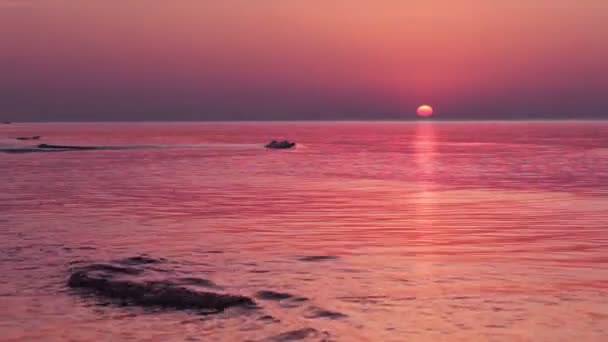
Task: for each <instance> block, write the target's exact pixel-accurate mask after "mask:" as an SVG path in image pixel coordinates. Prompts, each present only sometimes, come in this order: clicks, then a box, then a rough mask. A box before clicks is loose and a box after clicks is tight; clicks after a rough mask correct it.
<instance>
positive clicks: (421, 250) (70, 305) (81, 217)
mask: <svg viewBox="0 0 608 342" xmlns="http://www.w3.org/2000/svg"><path fill="white" fill-rule="evenodd" d="M26 135H42V136H43V138H42V140H40V142H38V141H16V140H15V139H14V138H15V137H18V136H26ZM277 138H287V139H293V140H295V141H297V142H298V143H299V145H298V146H297V148H296V149H295V150H289V151H271V150H265V149H264V148H263V143H265V142H267V141H269V140H272V139H277ZM37 143H51V144H66V145H67V144H73V145H91V146H93V145H94V146H105V147H106V148H105V149H102V150H95V151H70V152H54V153H21V154H15V153H0V174H1V175H2V177H1V178H2V179H1V182H0V274H1V275H2V276H1V277H0V331H1V334H0V340H1V341H122V340H124V341H126V340H137V341H220V340H222V341H224V340H225V341H260V340H261V341H265V340H276V341H288V340H295V339H298V338H301V340H307V341H308V340H310V341H320V340H326V341H439V340H445V341H473V340H479V341H486V340H488V341H572V340H575V339H576V340H579V341H606V340H607V339H608V123H605V122H551V123H542V122H536V123H489V122H488V123H474V122H461V123H423V122H420V123H390V122H385V123H317V122H309V123H162V124H161V123H144V124H135V123H133V124H131V123H103V124H97V123H90V124H89V123H87V124H64V123H61V124H59V123H57V124H12V125H0V148H2V149H15V148H27V147H28V146H34V145H36V144H37ZM144 254H145V255H149V256H151V257H154V258H165V259H166V261H164V263H163V266H162V267H163V269H164V271H163V272H160V271H158V272H156V273H154V277H157V278H162V279H170V278H174V277H178V276H180V277H193V278H201V279H206V280H210V281H213V282H214V283H215V284H217V285H218V288H219V287H221V288H222V290H221V291H223V292H226V293H231V294H240V295H244V296H249V297H252V298H254V299H255V300H256V302H257V304H258V308H257V309H254V310H250V309H247V310H244V309H238V308H234V309H228V310H226V311H224V312H223V313H220V314H215V315H204V316H203V315H198V314H196V313H193V312H188V311H176V310H160V309H143V308H138V307H135V306H120V305H114V304H108V303H104V302H100V300H99V298H94V297H91V296H84V295H81V294H80V293H75V292H74V291H73V290H70V289H68V288H67V286H66V280H67V279H68V277H69V275H70V268H71V267H73V265H77V264H79V263H86V262H105V261H111V260H116V259H119V258H124V257H132V256H139V255H144ZM262 290H272V291H278V292H283V293H289V294H292V295H294V296H297V297H305V298H307V299H308V300H301V301H294V300H264V299H259V298H256V293H257V292H258V291H262ZM290 332H291V334H289V333H290ZM286 333H287V334H286Z"/></svg>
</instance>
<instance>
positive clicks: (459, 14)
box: [0, 0, 608, 121]
mask: <svg viewBox="0 0 608 342" xmlns="http://www.w3.org/2000/svg"><path fill="white" fill-rule="evenodd" d="M607 61H608V1H606V0H534V1H530V0H509V1H499V0H496V1H494V0H425V1H411V0H410V1H408V0H221V1H215V0H179V1H166V0H162V1H161V0H0V119H2V120H12V121H55V120H57V121H103V120H305V119H312V120H336V119H352V120H360V119H370V120H373V119H412V118H415V113H416V107H417V106H419V105H421V104H429V105H432V106H433V107H434V109H435V113H436V118H438V119H439V118H441V119H448V120H450V119H492V120H493V119H522V118H530V119H543V118H567V119H578V118H606V119H608V62H607Z"/></svg>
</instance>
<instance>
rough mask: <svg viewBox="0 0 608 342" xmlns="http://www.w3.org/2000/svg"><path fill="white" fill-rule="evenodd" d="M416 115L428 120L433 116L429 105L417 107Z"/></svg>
mask: <svg viewBox="0 0 608 342" xmlns="http://www.w3.org/2000/svg"><path fill="white" fill-rule="evenodd" d="M416 114H418V116H420V117H423V118H428V117H430V116H432V115H433V107H431V106H429V105H422V106H420V107H418V109H417V110H416Z"/></svg>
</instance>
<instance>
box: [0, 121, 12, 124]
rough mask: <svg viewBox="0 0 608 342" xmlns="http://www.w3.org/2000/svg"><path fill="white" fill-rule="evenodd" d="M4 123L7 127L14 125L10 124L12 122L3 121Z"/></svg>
mask: <svg viewBox="0 0 608 342" xmlns="http://www.w3.org/2000/svg"><path fill="white" fill-rule="evenodd" d="M2 123H3V124H5V125H10V124H12V122H10V121H3V122H2Z"/></svg>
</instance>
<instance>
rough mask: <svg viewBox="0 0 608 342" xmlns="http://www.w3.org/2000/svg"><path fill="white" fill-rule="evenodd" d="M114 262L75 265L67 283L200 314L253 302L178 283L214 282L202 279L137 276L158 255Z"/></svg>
mask: <svg viewBox="0 0 608 342" xmlns="http://www.w3.org/2000/svg"><path fill="white" fill-rule="evenodd" d="M118 262H120V263H121V264H110V263H100V264H91V265H86V266H79V267H75V268H73V269H72V270H71V271H72V274H71V276H70V277H69V279H68V286H69V287H71V288H74V289H79V290H81V291H83V292H85V293H90V294H94V295H96V296H99V297H101V298H105V299H110V300H111V301H112V302H113V303H116V304H119V305H123V306H125V305H138V306H142V307H158V308H171V309H177V310H197V312H199V313H201V314H210V313H217V312H221V311H223V310H225V309H227V308H230V307H235V306H240V307H254V306H255V302H254V301H253V300H252V299H251V298H249V297H244V296H238V295H230V294H223V293H215V292H205V291H195V290H192V289H190V288H187V287H184V286H182V283H190V284H194V283H196V285H205V286H208V287H211V286H216V285H215V284H214V283H213V282H211V281H208V280H205V279H198V278H184V279H181V283H180V282H179V280H178V281H177V282H174V281H169V280H162V281H144V280H141V279H140V278H141V276H142V275H144V273H145V271H146V270H154V269H153V268H150V267H148V265H150V264H158V263H160V262H161V260H159V259H154V258H151V257H148V256H137V257H131V258H126V259H121V260H119V261H118ZM127 265H128V266H127ZM136 266H139V267H136ZM146 267H147V268H146ZM143 279H145V278H143Z"/></svg>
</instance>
